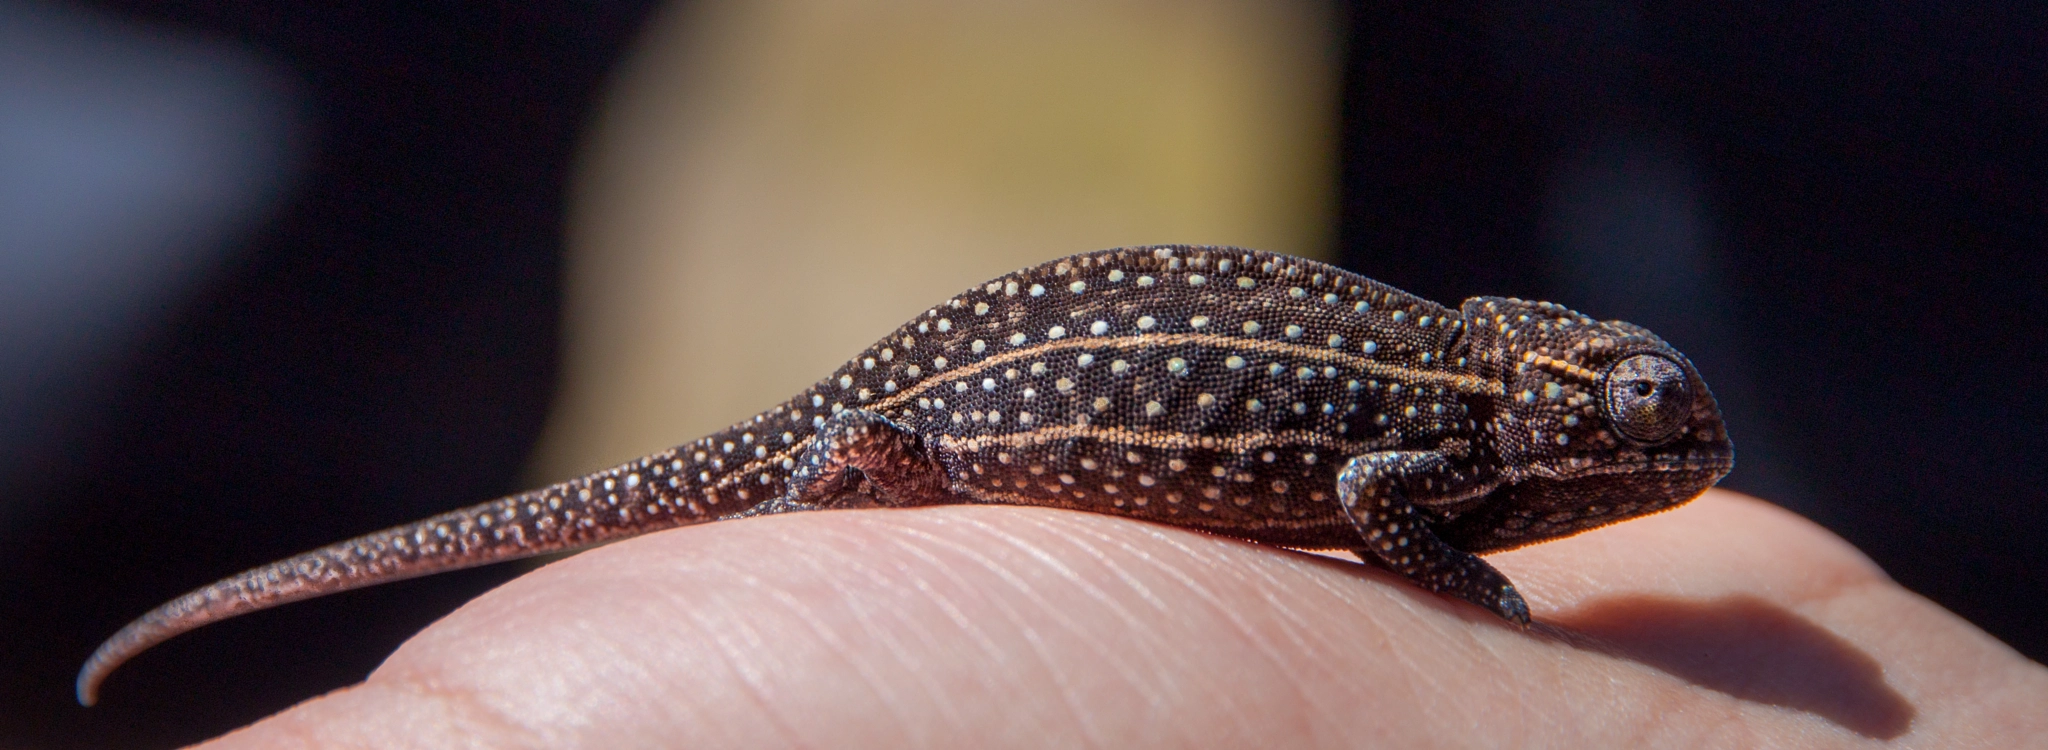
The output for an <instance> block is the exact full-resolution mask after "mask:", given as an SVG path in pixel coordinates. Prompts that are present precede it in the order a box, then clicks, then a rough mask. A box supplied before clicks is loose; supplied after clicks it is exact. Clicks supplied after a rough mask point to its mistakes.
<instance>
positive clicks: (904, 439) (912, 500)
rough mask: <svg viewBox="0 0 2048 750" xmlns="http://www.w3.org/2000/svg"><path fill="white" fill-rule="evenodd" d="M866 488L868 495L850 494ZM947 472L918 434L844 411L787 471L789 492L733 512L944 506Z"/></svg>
mask: <svg viewBox="0 0 2048 750" xmlns="http://www.w3.org/2000/svg"><path fill="white" fill-rule="evenodd" d="M863 479H865V480H866V484H867V487H866V489H870V490H872V495H860V494H857V493H854V492H852V491H853V490H856V489H861V488H862V487H861V480H863ZM947 485H948V482H947V479H946V471H945V469H943V468H941V467H940V466H939V464H938V461H937V460H935V458H934V457H933V456H932V454H931V451H930V449H929V448H928V447H927V446H926V445H925V443H924V439H923V438H922V437H920V436H919V435H918V434H917V433H916V432H913V431H911V430H909V429H906V428H904V427H902V426H900V425H897V424H896V423H895V422H891V421H889V418H888V417H884V416H882V415H880V414H877V413H875V412H871V411H866V410H851V409H850V410H847V411H842V412H840V413H838V414H835V415H833V416H832V418H831V419H829V420H826V422H825V424H824V426H823V427H821V428H819V430H818V433H817V436H816V437H815V438H813V439H812V440H811V444H810V446H809V447H807V448H805V449H804V451H803V453H802V454H800V455H798V456H797V459H796V467H795V468H793V469H791V470H790V477H789V483H788V487H789V490H788V491H787V492H786V493H785V494H784V495H783V496H782V497H779V498H776V499H774V500H770V501H768V502H764V503H761V504H760V505H756V506H754V507H753V508H751V509H748V510H746V511H744V512H741V513H738V514H736V515H735V516H734V517H736V518H744V517H748V516H763V515H770V514H774V513H792V512H797V511H805V510H820V509H823V508H831V507H864V506H869V505H887V506H907V505H928V504H934V503H943V502H947V501H949V500H950V498H951V495H949V494H948V493H947Z"/></svg>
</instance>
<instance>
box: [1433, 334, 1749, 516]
mask: <svg viewBox="0 0 2048 750" xmlns="http://www.w3.org/2000/svg"><path fill="white" fill-rule="evenodd" d="M1463 313H1464V315H1465V320H1466V325H1467V327H1468V329H1469V333H1468V334H1467V336H1468V341H1467V346H1466V351H1467V352H1468V354H1467V356H1469V357H1472V358H1473V361H1474V365H1475V372H1474V374H1476V375H1480V376H1481V377H1484V378H1486V379H1488V380H1490V381H1492V382H1497V383H1500V384H1501V386H1502V387H1501V393H1500V394H1499V395H1498V396H1497V397H1495V398H1494V399H1493V408H1492V409H1491V413H1490V414H1489V415H1488V417H1489V420H1490V421H1488V422H1487V423H1485V424H1483V425H1481V426H1480V431H1481V433H1482V434H1483V435H1485V436H1486V438H1487V439H1488V441H1489V442H1490V443H1491V446H1492V448H1493V450H1495V451H1497V452H1498V453H1499V455H1500V458H1501V461H1502V464H1503V465H1505V466H1512V467H1518V471H1517V473H1516V475H1514V476H1510V477H1508V483H1507V484H1506V485H1505V486H1503V487H1502V488H1501V489H1499V490H1496V491H1495V493H1494V494H1493V495H1492V496H1491V497H1489V500H1490V502H1488V503H1485V504H1484V507H1482V508H1479V509H1475V512H1474V513H1472V514H1469V515H1468V516H1461V517H1459V518H1457V519H1454V520H1453V521H1452V523H1450V524H1448V525H1447V528H1445V529H1440V531H1439V533H1440V534H1444V533H1446V532H1448V533H1447V534H1446V541H1449V542H1451V543H1452V544H1453V545H1454V546H1458V547H1459V548H1461V549H1465V550H1467V551H1472V552H1479V551H1486V550H1495V549H1506V548H1510V547H1516V546H1520V545H1523V544H1529V543H1533V542H1539V541H1543V540H1546V539H1554V538H1557V537H1561V536H1567V535H1570V534H1574V533H1578V532H1580V531H1584V530H1587V529H1592V528H1597V527H1600V526H1605V525H1607V524H1610V523H1614V522H1617V521H1622V520H1626V519H1629V518H1633V517H1636V516H1641V515H1645V514H1649V513H1655V512H1657V511H1661V510H1665V509H1668V508H1671V507H1673V506H1676V505H1679V504H1681V503H1684V502H1686V501H1688V500H1691V499H1693V498H1694V497H1697V496H1699V494H1700V493H1701V492H1705V491H1706V489H1707V488H1708V487H1712V486H1713V485H1714V483H1715V482H1718V481H1720V479H1721V477H1723V476H1726V475H1727V473H1728V471H1729V469H1731V468H1733V467H1734V462H1735V451H1734V446H1733V445H1732V444H1731V443H1730V442H1729V439H1728V430H1727V428H1726V426H1725V425H1723V424H1722V420H1721V410H1720V407H1719V406H1717V405H1716V404H1715V403H1714V395H1713V394H1712V393H1711V392H1709V391H1708V390H1707V384H1706V383H1705V382H1702V381H1701V380H1700V376H1699V373H1698V372H1697V371H1696V370H1694V369H1693V366H1692V363H1691V362H1690V361H1688V360H1687V359H1686V358H1685V355H1682V354H1679V353H1678V351H1677V350H1675V349H1672V348H1671V346H1670V345H1669V344H1666V343H1664V341H1663V340H1662V339H1659V338H1657V336H1656V335H1655V334H1652V333H1650V332H1649V331H1647V330H1644V329H1643V328H1641V327H1639V326H1635V325H1631V324H1628V323H1623V322H1621V321H1596V320H1593V319H1592V318H1589V317H1586V316H1584V315H1581V314H1579V313H1577V312H1574V311H1572V310H1570V309H1567V308H1565V307H1561V306H1559V305H1555V304H1551V303H1548V302H1526V301H1523V300H1515V299H1501V298H1485V297H1482V298H1475V299H1471V300H1467V301H1466V302H1465V304H1464V306H1463ZM1453 537H1457V538H1453ZM1461 542H1462V543H1461Z"/></svg>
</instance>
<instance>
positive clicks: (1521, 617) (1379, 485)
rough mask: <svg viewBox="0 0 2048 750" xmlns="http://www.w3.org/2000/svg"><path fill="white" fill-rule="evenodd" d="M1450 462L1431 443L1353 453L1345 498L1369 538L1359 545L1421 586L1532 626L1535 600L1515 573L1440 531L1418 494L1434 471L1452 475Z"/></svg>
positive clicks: (1340, 488)
mask: <svg viewBox="0 0 2048 750" xmlns="http://www.w3.org/2000/svg"><path fill="white" fill-rule="evenodd" d="M1448 466H1449V462H1448V461H1446V460H1445V459H1444V457H1443V455H1441V454H1438V453H1435V452H1430V451H1383V452H1379V453H1368V454H1365V455H1362V456H1358V457H1356V458H1353V459H1351V462H1350V463H1349V464H1346V465H1345V467H1344V471H1343V472H1342V473H1339V474H1338V475H1337V500H1338V502H1340V503H1342V504H1343V506H1344V513H1345V515H1348V516H1350V517H1351V525H1352V526H1354V527H1356V528H1357V529H1358V533H1359V536H1361V537H1363V539H1364V541H1365V544H1364V546H1361V547H1359V548H1358V549H1356V550H1354V552H1356V553H1357V554H1358V556H1359V558H1361V559H1363V560H1365V561H1366V562H1369V563H1373V564H1375V565H1379V566H1381V567H1384V568H1386V569H1388V570H1391V571H1393V572H1395V573H1399V574H1400V575H1401V576H1402V577H1405V578H1407V579H1408V580H1410V581H1413V582H1415V584H1416V585H1418V586H1421V587H1423V588H1425V589H1429V590H1430V591H1434V592H1437V593H1439V594H1448V595H1451V596H1455V597H1457V598H1459V599H1463V600H1465V601H1468V602H1471V603H1473V604H1477V605H1479V606H1480V607H1483V608H1485V609H1486V610H1487V611H1490V612H1492V613H1494V614H1497V615H1500V616H1501V618H1502V619H1505V620H1508V621H1509V622H1513V623H1515V624H1517V625H1524V626H1526V625H1528V624H1529V605H1528V604H1527V603H1525V602H1523V601H1522V595H1521V594H1519V593H1516V592H1515V586H1514V584H1512V583H1510V582H1509V581H1508V578H1507V576H1504V575H1501V572H1500V571H1498V570H1494V568H1493V566H1492V565H1488V564H1486V561H1485V560H1481V559H1479V558H1478V557H1477V556H1475V555H1473V554H1471V553H1469V552H1465V551H1464V550H1460V549H1457V548H1455V547H1452V546H1450V545H1449V544H1445V543H1444V541H1443V540H1442V539H1439V538H1437V535H1436V532H1433V531H1431V530H1430V529H1429V526H1428V525H1427V523H1426V521H1425V520H1424V519H1423V517H1422V514H1421V513H1420V512H1418V511H1417V510H1416V507H1415V502H1414V501H1412V500H1411V498H1413V497H1415V495H1414V493H1413V488H1414V487H1416V486H1418V485H1422V482H1423V480H1424V479H1427V478H1436V479H1441V478H1444V477H1445V475H1446V472H1447V469H1448ZM1432 484H1435V485H1436V486H1445V485H1446V484H1447V482H1442V481H1439V482H1433V483H1432ZM1422 486H1427V485H1422Z"/></svg>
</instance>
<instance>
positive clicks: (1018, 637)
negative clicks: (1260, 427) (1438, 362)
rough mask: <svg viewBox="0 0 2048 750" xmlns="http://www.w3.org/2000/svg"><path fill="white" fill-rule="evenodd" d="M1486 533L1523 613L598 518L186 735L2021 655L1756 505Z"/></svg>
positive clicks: (1866, 728) (1065, 553)
mask: <svg viewBox="0 0 2048 750" xmlns="http://www.w3.org/2000/svg"><path fill="white" fill-rule="evenodd" d="M1489 559H1490V560H1491V561H1492V562H1493V563H1494V564H1495V565H1496V566H1498V567H1499V568H1500V569H1501V570H1502V571H1503V572H1505V573H1506V574H1507V575H1508V576H1509V577H1510V578H1512V579H1513V580H1514V581H1515V582H1516V584H1517V586H1518V587H1519V588H1520V590H1521V591H1522V593H1523V594H1524V595H1525V596H1526V597H1527V598H1528V600H1529V604H1530V607H1531V611H1532V613H1533V614H1534V616H1535V618H1536V620H1537V625H1536V627H1535V628H1534V629H1532V630H1529V631H1523V630H1521V629H1518V628H1516V627H1514V626H1512V625H1509V624H1506V623H1504V622H1502V621H1501V620H1500V619H1499V618H1498V617H1495V616H1494V615H1492V614H1489V613H1487V612H1484V611H1481V610H1479V609H1478V608H1476V607H1473V606H1471V605H1469V604H1464V603H1461V602H1456V601H1452V600H1449V599H1445V598H1443V597H1438V596H1434V595H1431V594H1428V593H1426V592H1423V591H1421V590H1419V589H1417V588H1415V587H1413V586H1411V585H1408V584H1406V583H1403V582H1401V581H1399V580H1397V579H1396V578H1395V577H1394V576H1392V575H1390V574H1387V573H1383V572H1380V571H1377V570H1374V569H1371V568H1367V567H1364V566H1362V565H1359V564H1357V563H1355V562H1347V561H1340V560H1333V559H1329V558H1325V557H1319V556H1315V555H1310V554H1304V553H1298V552H1289V551H1283V550H1276V549H1272V548H1267V547H1260V546H1257V545H1253V544H1248V543H1244V542H1239V541H1234V540H1230V539H1225V538H1220V537H1213V536H1207V535H1204V534H1199V533H1194V532H1188V531H1182V530H1178V529H1174V528H1169V527H1165V526H1159V525H1154V524H1147V523H1142V522H1136V521H1130V520H1125V519H1118V518H1112V517H1109V516H1101V515H1091V514H1085V513H1076V512H1066V511H1054V510H1045V509H1034V508H1000V507H942V508H926V509H914V510H881V511H846V512H824V513H803V514H792V515H786V516H775V517H766V518H758V519H749V520H746V521H743V522H736V523H716V524H709V525H704V526H697V527H689V528H682V529H676V530H673V531H668V532H662V533H657V534H649V535H646V536H642V537H638V538H634V539H629V540H626V541H623V542H620V543H617V544H613V545H610V546H607V547H604V548H600V549H597V550H593V551H590V552H588V553H585V554H582V555H578V556H576V557H572V558H570V559H567V560H564V561H561V562H557V563H555V564H552V565H549V566H546V567H544V568H541V569H539V570H537V571H534V572H533V573H531V574H528V575H525V576H523V577H521V578H519V579H517V580H514V581H512V582H511V583H508V584H506V585H505V586H503V587H500V588H498V589H496V590H494V591H492V592H490V593H489V594H486V595H485V596H483V597H480V598H478V599H477V600H475V601H473V602H470V603H469V604H468V605H466V606H464V607H463V608H462V609H460V610H458V611H456V612H455V613H453V614H451V615H449V616H448V617H447V618H445V619H443V620H441V621H440V622H438V623H436V624H434V625H433V626H432V627H429V628H427V629H426V630H425V631H422V632H421V633H420V634H419V635H417V636H415V637H413V638H412V640H410V641H408V642H407V643H406V644H405V645H404V646H403V647H401V648H400V649H399V650H398V651H397V652H396V653H394V654H393V655H392V656H391V657H390V659H388V660H387V661H386V662H385V663H384V664H383V666H381V667H380V668H378V669H377V670H376V671H375V672H374V673H372V674H371V675H370V677H369V678H368V679H367V680H365V681H364V682H363V683H362V684H360V685H356V686H354V687H350V688H345V689H342V690H338V691H335V692H333V693H330V694H328V695H325V696H321V697H319V698H315V699H312V700H309V701H306V702H305V703H302V704H300V705H298V706H296V707H293V708H292V709H290V710H287V711H285V712H283V713H280V714H278V715H276V716H273V717H270V718H268V719H265V720H263V721H261V722H258V723H256V724H255V725H252V726H250V727H246V728H244V729H242V730H239V731H237V732H235V733H233V734H230V735H228V736H225V737H222V738H220V739H217V740H215V741H213V742H211V743H208V744H207V745H204V747H208V748H239V747H262V748H276V747H303V748H329V747H334V748H341V747H349V748H355V747H362V748H370V747H426V748H431V747H444V746H445V747H550V748H583V747H588V748H601V747H602V748H614V747H670V746H689V747H699V748H705V747H787V746H813V747H892V748H893V747H967V746H975V747H1009V746H1017V747H1080V746H1092V747H1185V746H1210V747H1231V746H1237V747H1250V746H1274V747H1376V746H1386V747H1509V746H1521V747H1620V746H1650V747H1853V746H1860V745H1869V746H1877V745H1884V746H1890V747H2014V746H2023V745H2027V744H2029V743H2035V742H2039V741H2040V740H2041V739H2042V738H2043V737H2048V711H2044V710H2042V707H2043V706H2048V669H2044V668H2043V667H2042V666H2041V665H2039V664H2035V663H2033V662H2031V661H2028V660H2027V659H2025V658H2023V657H2021V656H2020V655H2019V654H2018V653H2016V652H2014V651H2012V650H2011V649H2009V648H2007V647H2006V646H2004V645H2003V644H2000V643H1999V642H1998V641H1996V640H1995V639H1993V638H1991V637H1990V636H1988V635H1986V634H1984V633H1983V632H1982V631H1979V630H1978V629H1976V628H1975V627H1973V626H1971V625H1970V624H1969V623H1967V622H1965V621H1963V620H1961V619H1960V618H1958V617H1956V616H1955V615H1953V614H1950V613H1949V612H1947V611H1945V610H1943V609H1941V608H1940V607H1938V606H1935V605H1934V604H1932V603H1931V602H1928V601H1927V600H1925V599H1922V598H1920V597H1919V596H1917V595H1915V594H1913V593H1911V592H1909V591H1906V590H1904V589H1902V588H1900V587H1899V586H1897V585H1896V584H1893V583H1892V582H1891V581H1890V580H1889V579H1888V578H1886V577H1885V575H1884V573H1883V572H1882V571H1881V570H1879V569H1878V568H1877V567H1876V566H1874V565H1872V564H1871V563H1870V561H1869V560H1867V559H1865V558H1864V557H1863V556H1862V555H1861V554H1860V553H1858V552H1857V551H1856V550H1855V549H1853V548H1851V547H1850V546H1849V545H1848V544H1846V543H1844V542H1843V541H1841V540H1840V539H1839V538H1837V537H1835V536H1833V535H1832V534H1830V533H1828V532H1827V531H1825V530H1822V529H1821V528H1820V527H1818V526H1815V525H1813V524H1811V523H1809V522H1807V521H1805V520H1803V519H1801V518H1799V517H1797V516H1795V515H1793V514H1791V513H1788V512H1785V511H1783V510H1780V509H1778V508H1776V507H1774V506H1771V505H1768V504H1766V503H1763V502H1760V501H1757V500H1753V499H1750V498H1747V497H1744V496H1741V495H1736V494H1734V493H1729V492H1722V491H1718V490H1716V491H1710V492H1708V493H1707V494H1706V495H1705V496H1704V497H1702V498H1701V499H1699V500H1697V501H1694V502H1693V503H1691V504H1690V505H1687V506H1684V507H1682V508H1679V509H1677V510H1674V511H1671V512H1668V513H1664V514H1661V515H1657V516H1652V517H1649V518H1643V519H1638V520H1635V521H1630V522H1627V523H1623V524H1620V525H1617V526H1612V527H1609V528H1606V529H1601V530H1598V531H1594V532H1590V533H1587V534H1583V535H1580V536H1577V537H1573V538H1570V539H1565V540H1561V541H1557V542H1552V543H1548V544H1541V545H1536V546H1534V547H1529V548H1525V549H1522V550H1516V551H1513V552H1507V553H1502V554H1499V555H1494V556H1491V557H1489Z"/></svg>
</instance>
